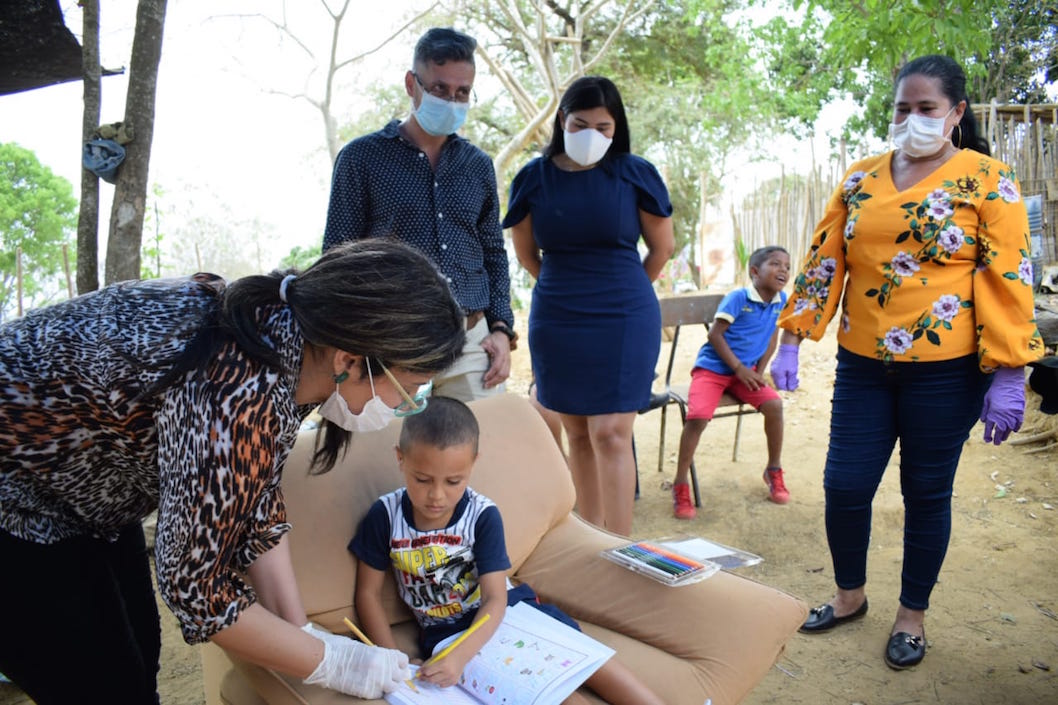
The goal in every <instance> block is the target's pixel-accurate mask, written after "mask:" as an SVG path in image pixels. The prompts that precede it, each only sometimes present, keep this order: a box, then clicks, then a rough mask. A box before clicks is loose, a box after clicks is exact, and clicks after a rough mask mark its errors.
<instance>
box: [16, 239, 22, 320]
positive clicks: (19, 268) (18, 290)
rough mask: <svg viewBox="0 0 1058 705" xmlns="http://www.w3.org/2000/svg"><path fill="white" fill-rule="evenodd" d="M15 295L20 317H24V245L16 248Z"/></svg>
mask: <svg viewBox="0 0 1058 705" xmlns="http://www.w3.org/2000/svg"><path fill="white" fill-rule="evenodd" d="M15 297H16V300H17V301H18V317H19V318H22V246H21V245H19V246H18V247H16V248H15Z"/></svg>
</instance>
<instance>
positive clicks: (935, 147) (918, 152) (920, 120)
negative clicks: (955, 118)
mask: <svg viewBox="0 0 1058 705" xmlns="http://www.w3.org/2000/svg"><path fill="white" fill-rule="evenodd" d="M952 110H955V107H954V106H953V107H952V109H951V110H949V111H948V112H947V114H946V115H945V116H944V117H939V118H931V117H925V116H924V115H919V114H917V113H911V114H909V115H908V116H907V118H906V119H905V120H904V121H903V122H901V123H899V124H897V123H890V125H889V129H890V130H892V134H893V145H894V146H895V147H896V148H897V149H899V150H900V151H901V152H903V153H904V154H906V155H907V156H909V157H929V156H932V155H934V154H936V153H937V152H939V151H941V150H942V149H944V145H945V143H947V142H948V141H949V136H950V135H951V130H948V131H947V132H945V131H944V122H945V121H946V120H947V119H948V115H951V112H952Z"/></svg>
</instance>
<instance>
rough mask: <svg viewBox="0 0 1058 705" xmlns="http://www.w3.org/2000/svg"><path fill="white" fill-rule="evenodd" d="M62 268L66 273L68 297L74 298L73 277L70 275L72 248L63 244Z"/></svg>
mask: <svg viewBox="0 0 1058 705" xmlns="http://www.w3.org/2000/svg"><path fill="white" fill-rule="evenodd" d="M62 270H63V272H65V273H66V298H69V299H72V298H73V279H72V278H71V277H70V249H69V248H68V247H67V246H66V245H63V246H62Z"/></svg>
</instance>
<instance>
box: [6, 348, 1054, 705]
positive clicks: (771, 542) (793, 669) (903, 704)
mask: <svg viewBox="0 0 1058 705" xmlns="http://www.w3.org/2000/svg"><path fill="white" fill-rule="evenodd" d="M694 335H695V332H692V331H685V332H684V333H683V334H681V337H682V339H681V343H680V348H681V355H680V358H679V360H680V362H679V365H680V367H679V370H678V371H677V374H676V376H675V379H685V378H688V375H689V369H690V364H691V356H692V353H693V352H694V350H696V349H697V346H698V344H700V342H701V339H696V338H695V337H694ZM523 339H524V338H523ZM835 349H836V346H835V343H834V340H833V338H832V337H828V338H827V339H824V340H823V341H822V342H820V343H815V344H813V343H806V344H805V345H804V346H803V347H802V353H801V358H802V374H801V383H802V387H801V389H800V390H798V391H796V392H792V393H784V399H785V408H786V446H785V452H784V465H785V468H786V481H787V486H788V487H789V489H790V491H791V494H792V499H791V502H790V504H788V505H786V506H777V505H774V504H772V503H770V502H768V501H766V490H765V486H764V484H763V482H762V481H761V477H760V474H761V470H762V465H763V462H764V460H765V452H764V433H763V428H762V425H761V422H760V417H756V416H749V417H746V418H745V420H744V427H743V431H742V444H741V449H740V453H739V459H738V461H736V462H733V461H732V460H731V450H732V438H733V434H734V428H735V420H734V419H730V418H729V419H717V420H716V421H715V422H714V423H713V424H712V425H711V426H710V427H709V428H708V429H707V430H706V432H705V435H704V436H703V438H702V443H701V445H700V447H699V449H698V453H697V466H698V471H699V479H700V482H701V489H702V496H703V505H704V506H703V508H702V509H701V510H700V512H699V514H698V517H697V518H696V519H695V520H693V521H689V522H683V521H677V520H676V519H674V518H672V512H671V500H670V495H669V491H668V485H667V481H668V480H670V479H671V473H672V472H673V471H674V466H675V462H676V446H677V443H678V440H679V422H678V415H673V416H674V418H675V419H676V421H675V422H673V423H670V424H669V430H668V433H667V434H666V436H667V438H666V444H665V469H664V472H663V473H659V472H658V471H657V457H658V455H657V452H658V440H659V439H658V431H659V420H660V419H659V414H658V412H653V413H652V414H650V415H647V416H643V417H640V418H639V419H638V420H637V424H636V442H637V445H638V453H639V460H640V484H641V497H640V499H639V501H638V502H637V505H636V518H635V525H634V529H633V533H634V534H635V535H636V537H639V538H649V537H659V536H666V535H669V536H671V535H675V534H689V535H698V536H703V537H707V538H709V539H712V540H714V541H719V542H721V543H726V544H729V545H733V546H737V547H740V548H743V549H745V550H748V551H751V552H753V553H757V554H759V555H761V556H763V557H764V559H765V560H764V562H763V563H761V564H759V565H757V566H753V567H749V568H743V569H741V571H740V572H742V573H743V574H745V575H746V576H747V577H750V578H752V579H754V580H758V581H761V582H764V583H767V584H770V585H774V586H776V587H778V588H781V589H783V590H786V591H788V592H790V593H792V594H794V595H796V596H798V597H800V598H802V599H803V600H805V601H806V602H807V603H809V604H810V605H815V604H818V603H820V602H823V601H825V600H827V599H828V598H829V597H830V595H831V594H832V591H833V571H832V569H831V565H830V557H829V554H828V552H827V547H826V539H825V535H824V528H823V492H822V479H821V478H822V468H823V460H824V455H825V451H826V437H827V429H828V418H829V410H830V390H831V388H832V384H833V368H834V362H833V355H834V351H835ZM662 359H663V360H665V359H667V348H666V349H664V350H663V351H662ZM514 361H515V370H514V373H513V375H512V379H511V383H510V385H509V387H510V391H511V392H512V393H516V394H524V393H525V391H526V388H527V386H528V381H529V360H528V354H527V352H526V351H525V350H524V349H522V350H519V351H518V352H516V353H515V356H514ZM1037 406H1038V398H1035V397H1034V395H1032V394H1031V393H1030V395H1029V407H1030V412H1029V414H1028V418H1027V421H1026V424H1025V431H1023V432H1022V433H1021V434H1019V436H1020V437H1022V438H1024V437H1025V436H1027V435H1031V432H1032V431H1033V430H1034V429H1055V430H1056V431H1058V417H1047V416H1043V415H1042V414H1039V413H1038V412H1036V411H1034V410H1035V408H1036V407H1037ZM671 418H672V417H670V420H671ZM980 436H981V428H980V426H978V428H976V429H975V430H974V432H973V435H972V436H971V438H970V440H969V441H968V442H967V443H966V447H965V450H964V453H963V459H962V464H961V466H960V469H959V474H958V477H957V479H956V498H955V500H954V517H953V524H954V525H953V530H952V542H951V547H950V549H949V552H948V557H947V560H946V562H945V565H944V569H943V571H942V573H941V579H940V584H939V585H938V586H937V588H936V589H935V590H934V593H933V598H932V608H931V610H930V612H929V615H928V618H927V622H926V633H927V637H928V640H929V644H930V648H929V652H928V654H927V656H926V659H925V660H924V661H923V663H922V664H921V665H920V666H918V667H917V668H915V669H912V670H909V671H904V672H895V671H892V670H890V669H889V668H887V667H886V666H885V664H884V663H883V661H882V650H883V648H884V646H885V641H886V639H887V637H888V634H889V629H890V626H891V624H892V619H893V615H894V613H895V610H896V605H897V602H896V601H897V597H898V594H899V576H900V562H901V556H902V550H901V540H902V539H901V533H902V526H903V509H902V504H901V499H900V494H899V484H898V482H899V477H898V472H897V467H896V463H897V457H896V456H895V455H894V459H893V465H892V466H891V467H890V470H889V472H887V474H886V477H885V480H884V481H883V483H882V487H881V489H880V490H879V493H878V496H877V498H876V500H875V503H874V526H873V538H872V546H871V552H870V559H869V565H868V570H869V573H868V581H869V582H868V586H867V588H868V589H867V592H868V595H869V596H870V599H871V612H870V614H868V615H867V617H866V618H865V619H863V620H862V621H860V622H857V623H854V624H850V625H849V626H846V627H843V628H841V629H838V630H835V631H834V632H832V633H830V634H825V635H814V636H807V635H800V634H798V635H795V636H794V637H793V638H792V639H791V640H790V642H789V644H788V646H787V649H786V653H785V654H784V656H783V657H782V658H781V659H780V660H779V662H778V663H777V664H776V666H775V667H774V668H773V669H771V671H770V672H769V673H768V675H767V676H766V677H765V678H764V680H763V681H762V682H761V683H760V685H759V686H758V687H757V688H756V689H755V690H754V691H753V693H751V694H750V696H749V697H748V698H747V699H746V700H745V702H746V703H749V704H750V705H764V704H765V703H813V704H818V705H830V704H834V705H842V704H844V705H850V704H855V703H863V704H869V705H909V704H912V703H987V704H988V705H997V704H1003V705H1005V704H1022V703H1024V704H1026V705H1027V704H1029V703H1033V704H1035V703H1058V616H1056V613H1058V551H1056V542H1055V534H1056V531H1055V529H1056V527H1058V509H1052V507H1058V451H1056V450H1054V449H1051V450H1047V451H1045V452H1031V451H1033V450H1038V449H1039V448H1040V447H1041V446H1040V444H1029V445H1021V446H1010V445H1004V446H1001V447H998V448H996V447H994V446H991V445H986V444H984V443H983V442H982V441H981V438H980ZM1000 488H1002V489H1000ZM1000 495H1002V496H1000ZM162 621H163V625H164V635H163V639H164V644H163V653H162V671H161V674H160V685H159V689H160V692H161V696H162V702H163V703H165V704H166V705H200V704H201V703H203V702H204V698H203V694H202V684H201V674H200V670H199V660H198V659H199V656H198V650H197V649H196V648H195V647H190V646H187V645H185V644H184V643H183V642H182V641H181V639H180V636H179V630H178V629H177V627H176V621H175V618H173V617H172V615H171V614H169V613H168V612H167V611H166V610H165V608H164V607H162ZM696 628H701V629H708V628H709V627H708V625H699V626H698V627H696ZM733 636H734V635H733ZM735 638H737V637H735ZM28 702H30V701H29V700H28V699H27V698H25V696H23V695H21V694H20V693H18V691H17V690H15V689H14V687H13V686H10V685H0V705H15V704H16V703H28Z"/></svg>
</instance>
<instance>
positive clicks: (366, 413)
mask: <svg viewBox="0 0 1058 705" xmlns="http://www.w3.org/2000/svg"><path fill="white" fill-rule="evenodd" d="M367 380H368V382H370V384H371V398H370V399H369V400H368V401H367V403H366V404H364V409H363V411H361V412H360V413H359V414H354V413H353V412H352V411H351V410H350V409H349V404H348V403H346V401H345V397H343V396H342V395H341V394H339V393H338V384H337V383H335V385H334V394H332V395H331V396H329V397H327V401H325V402H323V404H321V405H320V408H319V414H320V416H322V417H323V418H325V419H327V420H328V421H330V422H332V423H336V424H338V425H339V426H341V427H342V428H344V429H345V430H346V431H352V432H354V433H368V432H369V431H379V430H382V429H383V428H385V427H386V426H388V425H389V422H390V421H392V420H393V419H395V418H396V415H395V414H394V413H393V409H391V408H390V407H388V406H386V403H385V402H384V401H382V397H380V396H378V394H375V380H374V378H373V377H372V376H371V365H370V364H368V366H367Z"/></svg>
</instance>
